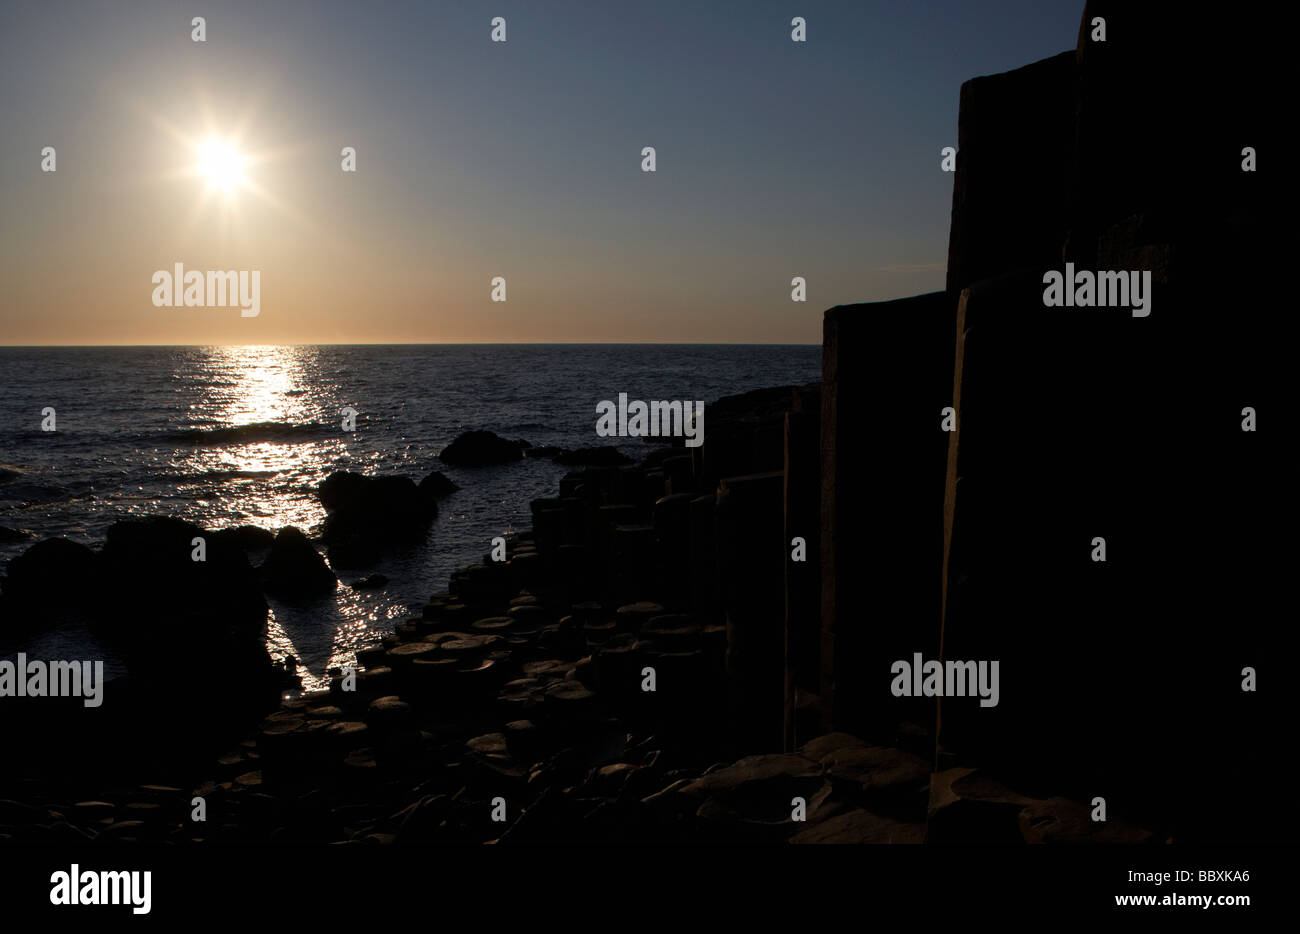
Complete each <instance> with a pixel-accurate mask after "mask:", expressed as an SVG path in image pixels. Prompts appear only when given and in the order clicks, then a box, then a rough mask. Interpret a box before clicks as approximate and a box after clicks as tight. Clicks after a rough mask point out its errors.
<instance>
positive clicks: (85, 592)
mask: <svg viewBox="0 0 1300 934" xmlns="http://www.w3.org/2000/svg"><path fill="white" fill-rule="evenodd" d="M98 574H99V559H98V556H97V555H96V554H95V553H94V552H93V551H92V550H91V549H89V548H87V547H86V546H85V545H81V544H78V543H77V542H73V541H69V540H68V539H66V538H47V539H45V540H44V541H40V542H37V543H36V544H35V545H32V546H31V547H30V548H28V549H27V550H26V551H24V552H23V553H22V554H21V555H19V556H18V557H16V558H11V559H10V560H9V564H8V568H7V576H6V577H5V578H4V581H3V589H4V595H5V596H6V597H7V598H9V599H10V600H12V601H14V602H15V603H16V604H17V603H21V604H24V605H26V607H27V608H28V609H39V608H41V606H42V605H43V604H44V605H46V606H50V605H52V604H54V603H55V598H56V597H57V598H58V602H62V601H64V600H66V599H68V598H69V596H71V598H72V599H73V600H77V601H87V600H90V599H91V598H92V596H93V593H94V590H95V588H96V587H97V586H98V583H99V580H98Z"/></svg>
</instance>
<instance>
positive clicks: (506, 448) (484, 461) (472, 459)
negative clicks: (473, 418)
mask: <svg viewBox="0 0 1300 934" xmlns="http://www.w3.org/2000/svg"><path fill="white" fill-rule="evenodd" d="M529 447H532V445H530V444H529V443H528V442H527V441H508V440H506V439H505V438H502V437H501V436H500V435H498V434H496V433H495V432H491V431H467V432H464V433H463V434H460V435H457V436H456V439H455V440H454V441H452V442H451V444H449V445H447V446H446V447H445V448H443V449H442V453H441V454H439V455H438V456H439V458H440V459H441V460H442V462H443V463H444V464H451V465H453V466H456V467H488V466H491V465H493V464H508V463H511V462H512V461H517V460H521V459H522V458H523V456H524V450H525V449H526V448H529Z"/></svg>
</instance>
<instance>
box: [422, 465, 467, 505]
mask: <svg viewBox="0 0 1300 934" xmlns="http://www.w3.org/2000/svg"><path fill="white" fill-rule="evenodd" d="M418 489H419V491H420V492H421V493H423V494H424V495H425V496H432V497H434V498H437V497H440V496H446V495H447V494H448V493H455V492H456V491H457V490H459V489H460V487H458V486H457V485H456V484H455V483H453V482H452V481H451V479H450V478H449V477H448V476H447V475H446V474H445V473H443V472H442V471H441V470H435V471H434V472H433V473H431V474H429V475H428V476H427V477H425V478H424V479H423V480H421V481H420V485H419V487H418Z"/></svg>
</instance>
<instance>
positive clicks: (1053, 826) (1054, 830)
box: [1019, 798, 1156, 845]
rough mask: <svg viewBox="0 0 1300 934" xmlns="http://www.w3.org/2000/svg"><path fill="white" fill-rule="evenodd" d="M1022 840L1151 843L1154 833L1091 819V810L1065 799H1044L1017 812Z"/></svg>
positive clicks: (1036, 841)
mask: <svg viewBox="0 0 1300 934" xmlns="http://www.w3.org/2000/svg"><path fill="white" fill-rule="evenodd" d="M1019 823H1020V834H1021V836H1022V837H1023V838H1024V840H1025V842H1026V843H1119V844H1128V845H1133V844H1147V843H1154V842H1156V841H1155V835H1154V834H1153V833H1151V831H1149V830H1142V829H1139V828H1137V827H1133V826H1130V825H1128V824H1124V823H1121V822H1118V821H1116V820H1114V819H1113V818H1112V819H1108V820H1105V821H1094V820H1093V819H1092V809H1091V808H1089V807H1088V806H1087V805H1085V804H1081V803H1080V802H1078V801H1071V800H1069V799H1068V798H1048V799H1047V800H1046V801H1036V802H1034V803H1033V804H1030V805H1029V806H1027V807H1026V808H1025V809H1024V810H1022V811H1021V812H1020V815H1019Z"/></svg>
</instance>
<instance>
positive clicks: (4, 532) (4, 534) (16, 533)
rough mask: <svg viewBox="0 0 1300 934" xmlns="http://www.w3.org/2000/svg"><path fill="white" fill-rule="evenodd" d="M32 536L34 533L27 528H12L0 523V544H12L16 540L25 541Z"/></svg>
mask: <svg viewBox="0 0 1300 934" xmlns="http://www.w3.org/2000/svg"><path fill="white" fill-rule="evenodd" d="M31 537H32V533H31V532H29V531H27V529H11V528H8V527H7V526H3V525H0V544H3V545H12V544H13V543H14V542H25V541H27V540H28V539H29V538H31Z"/></svg>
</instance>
